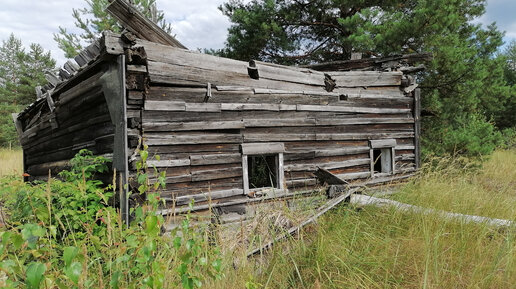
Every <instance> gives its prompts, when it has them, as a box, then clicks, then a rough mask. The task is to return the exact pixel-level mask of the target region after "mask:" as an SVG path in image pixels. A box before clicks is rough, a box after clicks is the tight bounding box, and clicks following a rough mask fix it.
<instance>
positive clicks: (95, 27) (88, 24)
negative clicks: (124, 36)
mask: <svg viewBox="0 0 516 289" xmlns="http://www.w3.org/2000/svg"><path fill="white" fill-rule="evenodd" d="M131 2H132V4H133V5H134V6H135V7H136V8H137V9H138V10H139V11H140V12H142V13H143V14H144V15H145V16H147V17H148V18H149V19H150V20H152V21H153V22H155V23H157V24H158V26H160V27H161V28H163V29H164V30H165V31H166V32H167V33H171V32H172V27H171V26H170V24H169V23H167V22H166V21H165V14H164V13H163V12H162V11H160V10H157V8H156V0H134V1H131ZM109 3H110V2H109V0H86V4H87V7H86V8H81V9H73V13H72V16H73V18H74V19H75V26H76V27H77V28H78V29H80V30H81V33H80V34H76V33H70V32H68V31H67V30H66V28H63V27H59V33H55V34H54V40H55V41H56V42H57V44H58V46H59V48H60V49H61V50H63V52H64V53H65V56H66V57H68V58H72V57H74V56H76V55H77V54H79V52H80V51H81V50H82V49H83V47H84V46H85V44H89V43H92V42H93V41H94V40H95V39H96V38H98V37H99V33H100V32H102V31H113V32H120V31H121V30H122V27H121V26H120V25H119V24H118V23H117V21H116V19H114V18H113V17H111V15H109V13H108V12H107V11H106V7H108V6H109Z"/></svg>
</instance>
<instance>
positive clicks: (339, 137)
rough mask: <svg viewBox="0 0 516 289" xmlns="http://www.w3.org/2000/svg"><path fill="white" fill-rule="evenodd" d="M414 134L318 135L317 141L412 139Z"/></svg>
mask: <svg viewBox="0 0 516 289" xmlns="http://www.w3.org/2000/svg"><path fill="white" fill-rule="evenodd" d="M412 137H414V133H413V132H392V133H324V134H323V133H317V136H316V139H317V140H363V139H366V140H367V139H373V138H378V139H380V138H412Z"/></svg>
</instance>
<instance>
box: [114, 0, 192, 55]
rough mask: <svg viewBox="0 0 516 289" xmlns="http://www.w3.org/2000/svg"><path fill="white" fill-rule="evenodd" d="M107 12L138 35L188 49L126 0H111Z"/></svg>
mask: <svg viewBox="0 0 516 289" xmlns="http://www.w3.org/2000/svg"><path fill="white" fill-rule="evenodd" d="M110 2H111V4H110V5H109V6H108V7H107V9H106V10H107V12H108V13H109V14H111V15H112V16H113V17H115V18H116V19H117V20H118V21H119V22H120V24H122V26H123V27H125V28H126V29H127V30H129V31H131V32H132V33H134V34H135V35H136V37H138V38H140V39H144V40H148V41H152V42H156V43H160V44H164V45H170V46H174V47H179V48H183V49H187V48H186V46H184V45H183V44H181V42H179V41H177V39H175V38H174V37H172V36H171V35H169V34H168V33H166V32H165V31H164V30H163V29H161V28H160V27H159V26H158V25H156V23H154V22H152V21H150V20H149V19H147V18H146V17H145V16H144V15H143V14H142V13H140V11H138V10H137V9H136V8H135V7H134V6H132V5H131V4H129V3H128V2H126V1H125V0H110Z"/></svg>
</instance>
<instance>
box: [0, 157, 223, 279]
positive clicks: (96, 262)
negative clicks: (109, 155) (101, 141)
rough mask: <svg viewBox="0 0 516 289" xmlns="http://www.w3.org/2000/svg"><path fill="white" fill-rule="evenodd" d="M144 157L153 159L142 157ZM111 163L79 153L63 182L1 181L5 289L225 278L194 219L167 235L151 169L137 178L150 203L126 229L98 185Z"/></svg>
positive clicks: (0, 261) (0, 257)
mask: <svg viewBox="0 0 516 289" xmlns="http://www.w3.org/2000/svg"><path fill="white" fill-rule="evenodd" d="M141 155H143V156H145V155H148V153H147V152H146V151H145V150H144V151H142V152H141ZM106 163H107V160H106V159H104V158H102V157H95V156H93V155H92V154H91V152H88V151H86V150H82V151H80V152H79V153H78V154H77V155H76V156H75V157H74V159H73V160H72V161H71V164H72V168H71V169H70V171H65V172H62V173H61V174H60V176H61V178H63V179H64V180H66V182H63V181H60V180H54V179H49V180H48V182H46V183H38V184H25V183H23V182H21V181H19V180H14V179H12V178H10V179H2V180H1V181H0V196H1V198H2V200H3V202H4V204H3V207H4V209H5V211H8V212H10V213H9V216H8V218H7V219H6V220H5V221H6V224H7V229H8V230H5V228H4V229H1V230H0V272H2V273H0V274H3V275H1V276H3V277H2V279H0V285H1V286H2V287H7V288H23V287H25V288H101V287H105V286H106V285H107V284H109V286H110V288H177V287H179V286H183V288H200V287H202V286H203V284H204V282H205V280H211V279H220V278H221V277H222V267H221V266H222V265H221V264H222V263H221V257H220V253H219V252H218V251H217V250H216V249H214V248H212V247H211V246H210V244H209V243H208V239H207V234H206V232H205V231H204V230H202V229H201V230H198V229H193V228H190V226H191V225H190V223H189V218H187V219H186V220H185V221H184V222H183V226H181V227H180V228H178V229H176V230H173V231H172V232H171V236H164V235H162V233H161V232H162V227H163V226H164V224H165V220H164V218H163V216H161V215H159V214H157V213H156V210H157V209H158V206H159V205H160V200H159V198H158V196H159V191H158V188H159V186H154V185H153V186H150V185H148V184H149V182H150V181H149V178H148V177H147V173H146V172H145V171H146V170H148V168H147V167H146V165H145V163H146V161H143V162H142V161H140V170H139V172H138V174H139V175H145V177H142V178H139V180H141V183H142V184H147V185H148V186H147V187H146V188H147V189H148V191H144V192H142V193H143V194H145V195H147V197H148V201H147V202H146V203H145V204H143V206H141V207H137V208H135V209H134V212H136V213H135V214H134V216H135V217H134V219H133V220H132V221H131V226H129V227H127V225H126V224H124V223H123V221H122V220H121V218H120V217H119V213H118V212H117V211H116V209H115V208H113V207H110V206H108V205H107V202H108V200H109V199H110V198H111V197H112V192H111V191H110V189H113V191H115V190H116V188H114V187H111V186H109V187H108V188H103V187H102V184H101V183H100V182H98V181H95V180H94V178H95V176H96V174H99V173H105V172H106V170H107V166H106Z"/></svg>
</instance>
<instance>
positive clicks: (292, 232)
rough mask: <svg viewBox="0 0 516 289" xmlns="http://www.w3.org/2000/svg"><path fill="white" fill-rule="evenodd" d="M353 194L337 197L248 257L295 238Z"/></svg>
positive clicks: (248, 255) (349, 192) (253, 251)
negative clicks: (303, 229)
mask: <svg viewBox="0 0 516 289" xmlns="http://www.w3.org/2000/svg"><path fill="white" fill-rule="evenodd" d="M353 192H355V190H350V191H348V192H347V193H345V194H342V195H340V196H339V197H337V198H335V199H331V200H330V201H328V202H327V203H326V204H324V205H323V206H322V207H320V208H319V209H318V212H317V213H315V214H314V215H313V216H312V217H310V218H308V219H306V220H305V221H304V222H302V223H301V224H299V225H297V226H295V227H292V228H290V229H289V230H288V231H287V232H285V233H284V234H282V235H280V236H278V237H276V238H275V239H274V240H272V241H270V242H268V243H266V244H265V245H263V246H261V247H260V248H256V249H254V250H252V251H251V252H249V253H248V254H247V257H248V258H249V257H252V256H254V255H256V254H262V253H263V252H264V251H265V250H267V249H270V248H271V247H272V246H274V243H276V242H278V241H281V240H283V239H286V238H288V237H289V236H293V235H295V234H297V233H299V231H300V230H301V229H302V228H303V227H305V226H307V225H309V224H311V223H313V222H315V221H316V220H317V218H319V217H320V216H322V215H324V214H325V213H326V212H328V211H329V210H331V209H333V208H334V207H335V206H337V205H338V204H340V203H342V202H343V201H345V200H346V199H347V198H349V197H350V196H351V194H352V193H353Z"/></svg>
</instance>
